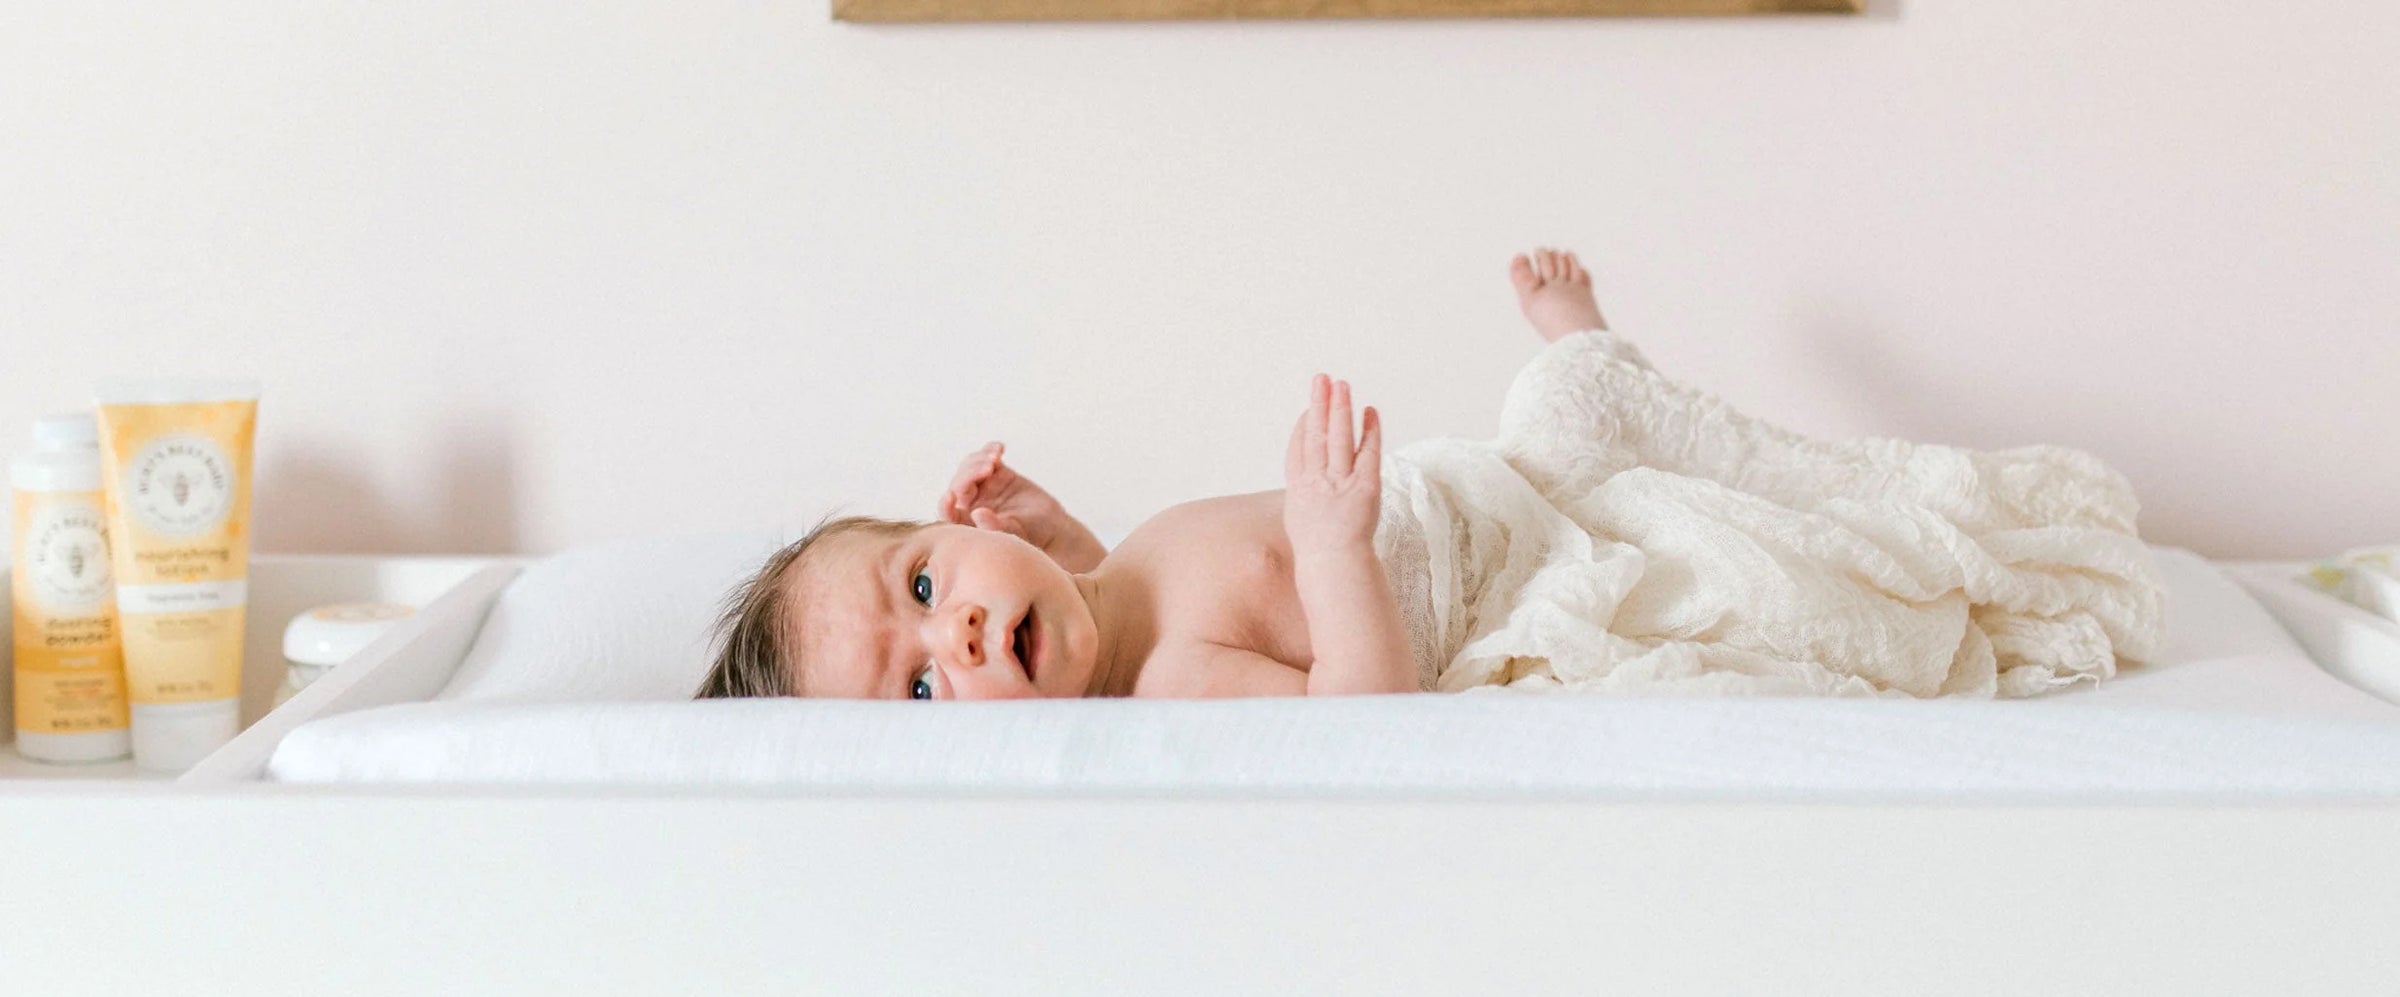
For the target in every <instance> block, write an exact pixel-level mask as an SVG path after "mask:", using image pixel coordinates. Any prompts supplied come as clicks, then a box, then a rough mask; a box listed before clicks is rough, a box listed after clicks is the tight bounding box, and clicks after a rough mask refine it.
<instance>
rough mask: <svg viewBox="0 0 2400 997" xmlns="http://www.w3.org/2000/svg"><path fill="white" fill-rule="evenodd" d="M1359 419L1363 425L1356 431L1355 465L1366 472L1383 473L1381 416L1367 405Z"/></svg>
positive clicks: (1373, 407)
mask: <svg viewBox="0 0 2400 997" xmlns="http://www.w3.org/2000/svg"><path fill="white" fill-rule="evenodd" d="M1359 421H1360V422H1361V423H1363V426H1362V427H1361V428H1360V429H1359V432H1358V464H1357V466H1358V467H1360V468H1364V469H1365V470H1366V472H1367V473H1368V474H1381V473H1383V416H1382V415H1380V414H1378V413H1377V412H1376V411H1375V406H1373V405H1369V406H1367V411H1366V414H1365V415H1364V416H1361V417H1360V420H1359Z"/></svg>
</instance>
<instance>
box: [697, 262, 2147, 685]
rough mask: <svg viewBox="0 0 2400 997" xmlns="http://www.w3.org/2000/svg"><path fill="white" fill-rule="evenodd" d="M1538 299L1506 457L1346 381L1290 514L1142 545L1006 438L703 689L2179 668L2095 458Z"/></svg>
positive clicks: (2129, 504)
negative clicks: (1752, 367)
mask: <svg viewBox="0 0 2400 997" xmlns="http://www.w3.org/2000/svg"><path fill="white" fill-rule="evenodd" d="M1509 276H1510V280H1511V283H1512V284H1513V285H1514V286H1515V288H1516V292H1517V296H1518V300H1519V303H1520V305H1521V306H1522V308H1523V311H1524V314H1525V317H1526V318H1527V320H1529V321H1530V322H1531V323H1532V325H1533V328H1534V330H1535V331H1536V332H1538V333H1539V334H1541V336H1542V337H1543V338H1544V339H1545V340H1548V341H1550V343H1551V344H1552V345H1551V346H1550V347H1549V349H1548V350H1546V351H1545V352H1544V354H1543V355H1542V357H1541V358H1538V359H1537V360H1536V361H1535V362H1534V363H1533V364H1531V365H1529V366H1528V368H1527V369H1526V372H1525V373H1524V374H1521V375H1520V376H1519V378H1518V381H1517V384H1516V385H1515V386H1514V387H1512V388H1511V390H1510V395H1509V398H1508V402H1507V405H1506V408H1505V410H1504V415H1503V419H1502V424H1503V428H1502V433H1501V435H1500V437H1499V438H1498V439H1495V440H1493V441H1490V442H1488V443H1469V442H1465V441H1456V440H1428V441H1424V442H1422V443H1418V444H1414V445H1412V446H1410V447H1408V448H1406V449H1405V450H1404V451H1402V452H1401V453H1398V454H1395V455H1393V457H1392V459H1391V460H1389V461H1386V460H1385V459H1384V457H1383V453H1382V450H1383V431H1382V425H1381V420H1380V418H1379V416H1378V415H1377V413H1376V411H1375V409H1374V408H1373V407H1372V406H1369V407H1367V408H1365V409H1364V411H1363V412H1359V413H1356V414H1355V415H1354V412H1353V400H1352V398H1351V394H1350V387H1349V385H1348V384H1347V383H1345V382H1343V381H1339V380H1332V379H1328V378H1327V377H1325V376H1324V375H1318V376H1317V377H1316V378H1315V379H1314V380H1313V381H1312V383H1311V385H1310V388H1309V401H1308V406H1307V408H1306V410H1305V411H1303V412H1302V413H1301V414H1300V416H1299V419H1298V421H1297V422H1296V423H1295V424H1294V425H1293V427H1292V435H1291V441H1290V444H1289V446H1288V448H1287V450H1286V453H1285V457H1284V481H1285V487H1284V488H1283V490H1281V491H1271V492H1259V493H1256V494H1250V495H1233V496H1225V497H1221V498H1209V499H1202V500H1199V501H1196V502H1189V503H1185V504H1183V505H1179V506H1175V507H1173V508H1170V509H1168V510H1166V511H1164V512H1161V513H1159V514H1158V515H1156V516H1154V517H1152V518H1151V519H1150V520H1149V521H1147V522H1145V523H1143V524H1142V525H1141V526H1140V527H1139V528H1137V529H1135V530H1134V531H1133V532H1132V533H1131V534H1130V535H1128V536H1127V537H1126V538H1125V539H1124V541H1123V542H1122V543H1120V544H1118V546H1117V548H1116V549H1115V550H1113V551H1112V550H1107V549H1105V548H1104V547H1103V546H1102V545H1101V544H1100V542H1099V540H1098V539H1097V538H1095V537H1094V536H1093V534H1092V532H1091V531H1090V530H1089V529H1088V528H1086V527H1085V526H1084V525H1083V524H1082V523H1081V522H1080V521H1078V520H1076V519H1075V518H1074V517H1073V516H1071V515H1069V514H1068V513H1067V511H1066V510H1065V509H1064V508H1063V507H1061V506H1060V504H1059V502H1058V501H1057V500H1056V499H1054V498H1052V497H1051V496H1050V495H1049V494H1048V493H1047V492H1045V491H1043V490H1042V489H1041V488H1040V487H1039V486H1037V485H1035V484H1034V483H1033V482H1032V481H1030V480H1028V479H1026V478H1025V477H1024V476H1023V475H1020V474H1018V473H1017V472H1016V471H1015V470H1014V469H1013V468H1011V467H1009V466H1008V465H1007V464H1005V463H1004V462H1003V460H1002V457H1003V452H1002V448H1001V446H1000V444H998V443H994V444H991V445H988V446H986V447H985V448H983V449H982V450H979V451H977V452H975V453H974V454H972V455H970V456H969V457H968V458H967V459H966V461H965V462H964V463H963V464H962V465H961V466H960V468H959V470H958V472H957V474H956V475H955V477H954V478H953V479H952V481H951V483H950V487H949V489H948V490H947V491H946V492H945V493H944V494H943V496H942V500H941V507H940V512H941V516H942V519H943V521H942V522H935V523H916V522H903V521H893V520H883V519H873V518H867V517H848V518H842V519H834V520H830V521H828V522H825V523H823V524H821V525H819V526H818V527H817V528H815V529H813V530H811V531H810V532H809V533H808V535H806V536H804V537H802V538H801V539H800V540H799V541H798V542H796V543H793V544H792V545H790V546H788V547H786V548H784V549H782V550H780V551H778V552H776V553H775V554H774V555H773V556H772V557H770V558H769V559H768V561H767V563H766V565H765V566H764V567H763V568H762V569H761V570H760V571H759V573H758V574H757V575H756V576H755V577H754V578H752V579H751V580H750V581H749V582H747V583H745V584H744V585H743V586H742V587H741V588H740V589H739V590H738V591H737V592H736V593H734V596H733V598H732V599H731V600H730V602H729V605H728V609H727V611H726V613H725V616H724V618H723V620H722V621H721V624H720V626H721V630H722V637H723V643H722V650H721V651H720V653H719V655H718V657H717V660H716V663H715V665H714V667H713V668H712V670H711V671H710V673H709V676H708V679H707V680H706V682H705V683H704V684H703V686H702V687H701V689H700V691H699V695H700V696H701V697H703V698H713V697H731V696H823V697H844V698H869V699H903V698H908V699H1011V698H1027V697H1074V696H1157V697H1216V696H1298V695H1342V694H1362V693H1393V692H1415V691H1421V690H1445V691H1463V690H1467V689H1485V688H1501V687H1506V688H1513V689H1567V690H1577V691H1595V692H1645V691H1677V692H1702V693H1766V694H1824V695H1845V694H1847V695H1894V696H1933V695H1974V696H1992V695H2028V694H2032V693H2035V692H2040V691H2043V690H2045V689H2048V688H2053V687H2056V686H2060V685H2065V684H2069V683H2072V682H2076V681H2086V680H2098V679H2100V678H2104V677H2106V676H2108V675H2109V674H2112V673H2113V671H2114V669H2115V663H2116V659H2117V658H2119V657H2123V658H2127V659H2132V660H2139V659H2140V658H2142V657H2144V656H2146V655H2147V654H2148V653H2149V652H2150V651H2151V650H2152V648H2153V647H2154V646H2155V645H2156V643H2157V642H2158V636H2159V635H2158V629H2159V616H2160V602H2161V597H2160V590H2159V584H2158V581H2157V578H2156V575H2155V569H2154V568H2153V567H2152V566H2151V564H2150V560H2149V556H2148V550H2147V548H2146V547H2144V546H2143V545H2142V544H2141V543H2140V541H2139V540H2138V538H2137V537H2136V536H2135V534H2134V529H2133V517H2134V503H2133V499H2132V495H2131V492H2130V490H2129V489H2128V488H2127V487H2126V486H2125V483H2124V481H2123V480H2122V479H2121V478H2119V477H2117V476H2116V475H2115V474H2114V472H2112V471H2110V470H2108V469H2107V468H2106V467H2105V466H2103V465H2101V464H2100V463H2099V462H2098V461H2097V460H2096V459H2094V458H2092V457H2090V456H2089V455H2085V454H2082V453H2079V452H2076V451H2072V450H2066V449H2063V448H2057V447H2026V448H2020V449H2017V450H2010V451H2002V452H1998V453H1989V454H1985V453H1974V452H1970V451H1965V450H1959V449H1956V448H1949V447H1938V446H1929V445H1918V444H1909V443H1904V442H1901V441H1897V440H1857V441H1845V442H1834V443H1826V442H1819V441H1813V440H1807V439H1805V438H1802V437H1799V436H1796V435H1794V434H1791V433H1787V432H1784V431H1782V430H1780V429H1777V428H1775V427H1772V426H1769V425H1766V424H1764V423H1761V422H1758V421H1757V420H1753V419H1750V418H1748V417H1746V416H1743V415H1741V414H1740V413H1738V412H1734V411H1732V410H1731V409H1730V408H1728V407H1727V406H1725V405H1724V404H1723V403H1722V402H1719V401H1717V400H1716V399H1714V398H1712V397H1710V396H1707V395H1704V394H1701V393H1699V392H1695V391H1692V390H1691V389H1688V388H1684V387H1682V386H1680V385H1676V384H1674V383H1673V382H1671V381H1667V380H1666V379H1664V378H1662V377H1660V376H1658V374H1657V373H1656V372H1655V371H1654V370H1652V369H1651V368H1650V366H1649V364H1648V362H1647V361H1645V360H1643V359H1642V358H1641V356H1640V354H1639V353H1638V352H1637V351H1635V350H1633V348H1632V347H1631V346H1630V345H1628V344H1625V343H1624V342H1623V341H1622V340H1619V339H1617V338H1616V337H1615V336H1614V335H1613V334H1611V333H1609V332H1608V331H1607V326H1606V324H1605V322H1604V321H1603V320H1602V318H1601V314H1600V309H1599V307H1598V305H1597V303H1596V302H1595V301H1594V299H1593V296H1592V292H1591V279H1590V275H1589V274H1588V273H1586V272H1585V271H1584V269H1583V267H1582V265H1581V264H1580V263H1579V262H1578V261H1577V260H1576V258H1575V256H1574V254H1572V253H1562V252H1556V251H1552V250H1547V249H1545V250H1541V251H1538V252H1535V253H1532V254H1528V255H1521V256H1518V257H1516V258H1515V259H1514V260H1512V261H1511V263H1510V267H1509Z"/></svg>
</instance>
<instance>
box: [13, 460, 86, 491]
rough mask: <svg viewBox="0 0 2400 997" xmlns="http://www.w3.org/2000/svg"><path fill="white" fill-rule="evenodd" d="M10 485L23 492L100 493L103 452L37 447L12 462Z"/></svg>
mask: <svg viewBox="0 0 2400 997" xmlns="http://www.w3.org/2000/svg"><path fill="white" fill-rule="evenodd" d="M8 486H9V487H11V488H14V489H16V490H18V491H21V492H96V491H99V490H100V455H99V452H98V451H94V450H36V451H34V452H32V453H29V454H23V455H20V456H19V457H17V459H15V460H12V461H9V462H8Z"/></svg>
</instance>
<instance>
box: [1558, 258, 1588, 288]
mask: <svg viewBox="0 0 2400 997" xmlns="http://www.w3.org/2000/svg"><path fill="white" fill-rule="evenodd" d="M1561 262H1562V263H1564V264H1565V269H1566V274H1567V281H1568V282H1569V283H1572V284H1576V285H1578V286H1587V287H1588V286H1590V284H1591V283H1592V275H1591V272H1590V271H1587V270H1585V269H1584V268H1583V261H1582V260H1579V259H1576V258H1575V254H1573V253H1568V254H1567V255H1566V257H1565V258H1564V259H1563V260H1562V261H1561Z"/></svg>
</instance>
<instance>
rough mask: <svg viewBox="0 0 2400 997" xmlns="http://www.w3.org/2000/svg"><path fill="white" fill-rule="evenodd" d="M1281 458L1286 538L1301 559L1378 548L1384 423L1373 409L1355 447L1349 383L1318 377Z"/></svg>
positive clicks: (1368, 414) (1362, 423) (1368, 410)
mask: <svg viewBox="0 0 2400 997" xmlns="http://www.w3.org/2000/svg"><path fill="white" fill-rule="evenodd" d="M1308 391H1309V394H1308V411H1306V412H1302V413H1300V421H1299V422H1298V423H1297V424H1295V425H1293V426H1292V443H1291V447H1290V448H1289V449H1288V450H1286V451H1285V453H1284V457H1283V532H1284V534H1285V535H1286V536H1288V537H1289V538H1291V541H1292V553H1293V556H1295V557H1300V556H1304V555H1307V554H1314V553H1334V552H1346V551H1351V550H1358V549H1365V550H1368V551H1370V552H1371V551H1372V550H1373V549H1374V545H1375V518H1376V513H1377V508H1376V506H1377V502H1378V501H1379V500H1380V499H1381V497H1382V494H1383V467H1382V464H1383V460H1382V458H1383V422H1382V419H1381V418H1380V417H1378V416H1377V415H1376V414H1375V407H1374V406H1372V405H1369V406H1367V409H1366V413H1365V416H1364V418H1362V419H1361V420H1360V423H1359V431H1358V436H1357V443H1356V444H1355V445H1353V444H1352V442H1351V422H1350V382H1348V381H1334V380H1329V379H1328V378H1327V377H1326V376H1325V375H1323V374H1319V375H1317V376H1316V379H1315V380H1313V381H1311V382H1309V389H1308Z"/></svg>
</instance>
